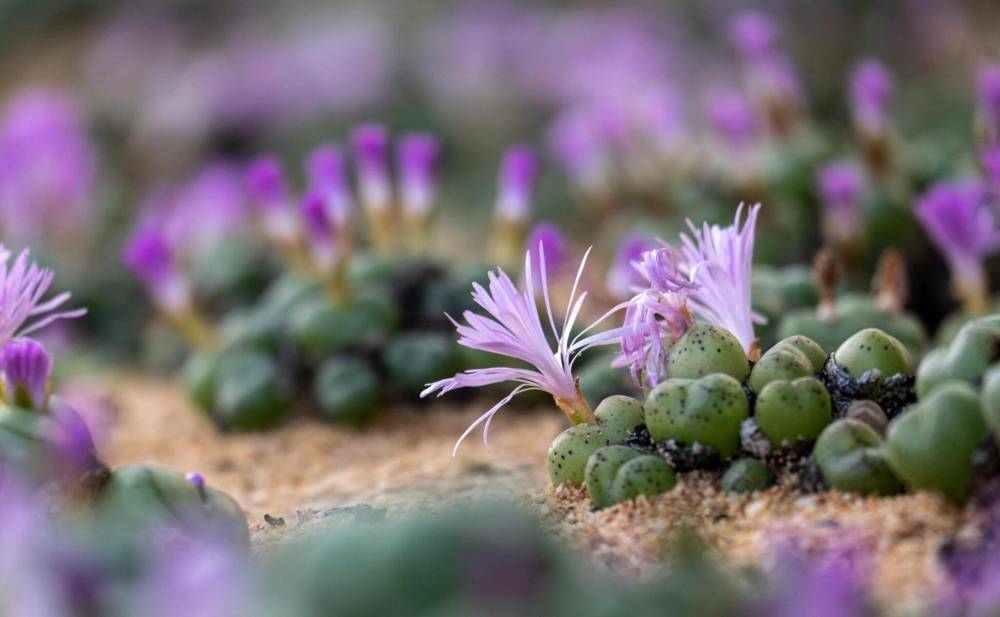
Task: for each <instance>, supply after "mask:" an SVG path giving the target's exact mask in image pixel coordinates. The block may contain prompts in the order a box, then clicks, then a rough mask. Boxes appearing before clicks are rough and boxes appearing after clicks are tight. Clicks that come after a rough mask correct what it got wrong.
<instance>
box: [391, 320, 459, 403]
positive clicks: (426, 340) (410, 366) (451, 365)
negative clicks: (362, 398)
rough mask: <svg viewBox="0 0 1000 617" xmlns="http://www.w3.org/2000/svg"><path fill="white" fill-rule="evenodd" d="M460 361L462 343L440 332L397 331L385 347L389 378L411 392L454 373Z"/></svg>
mask: <svg viewBox="0 0 1000 617" xmlns="http://www.w3.org/2000/svg"><path fill="white" fill-rule="evenodd" d="M460 363H461V358H460V357H459V353H458V345H456V344H455V341H454V340H452V339H451V337H449V336H446V335H443V334H439V333H437V332H412V333H410V332H408V333H405V334H397V335H396V336H394V337H393V338H392V339H390V340H389V342H388V344H387V345H386V346H385V348H384V349H383V350H382V366H383V367H385V372H386V375H387V376H388V378H389V381H390V382H391V383H393V384H394V385H398V386H400V387H402V388H404V389H405V390H408V391H410V392H411V393H419V392H420V390H422V389H423V388H424V386H425V385H426V384H428V383H430V382H432V381H437V380H438V379H443V378H445V377H450V376H452V375H454V374H455V373H456V372H458V370H459V369H460V368H461V366H460Z"/></svg>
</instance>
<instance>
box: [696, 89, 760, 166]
mask: <svg viewBox="0 0 1000 617" xmlns="http://www.w3.org/2000/svg"><path fill="white" fill-rule="evenodd" d="M706 108H707V115H708V121H709V124H710V126H711V127H712V129H713V130H714V131H715V132H716V133H717V134H718V136H719V137H720V138H721V140H722V141H723V142H724V143H725V144H727V145H728V146H729V147H730V148H731V149H732V150H734V151H737V152H738V151H743V150H746V148H747V147H749V146H750V145H751V144H752V143H753V141H754V140H755V139H756V137H757V132H758V130H759V129H758V126H757V117H756V112H755V111H754V108H753V106H752V105H751V104H750V101H748V100H747V99H746V97H744V96H743V95H742V94H740V93H739V92H725V93H719V92H717V93H715V94H713V95H712V96H711V97H710V98H709V100H708V103H707V106H706Z"/></svg>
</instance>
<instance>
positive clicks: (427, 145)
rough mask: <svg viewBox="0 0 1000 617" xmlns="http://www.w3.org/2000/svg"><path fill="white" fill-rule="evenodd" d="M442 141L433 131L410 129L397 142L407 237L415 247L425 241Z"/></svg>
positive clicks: (399, 191) (401, 198)
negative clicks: (412, 130) (439, 140)
mask: <svg viewBox="0 0 1000 617" xmlns="http://www.w3.org/2000/svg"><path fill="white" fill-rule="evenodd" d="M440 157H441V144H440V143H439V142H438V140H437V139H436V138H435V137H433V136H432V135H428V134H425V133H410V134H407V135H403V136H401V137H400V138H399V143H398V144H397V146H396V169H397V173H398V176H399V178H398V183H399V185H398V194H399V200H400V206H401V208H402V211H403V218H404V221H405V223H406V226H407V233H408V235H409V236H408V240H410V243H411V244H412V245H413V246H414V247H415V248H423V247H424V245H425V244H426V235H427V219H428V218H429V217H430V214H431V209H432V208H433V206H434V201H435V199H436V197H437V168H438V162H439V159H440Z"/></svg>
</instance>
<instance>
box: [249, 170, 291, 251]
mask: <svg viewBox="0 0 1000 617" xmlns="http://www.w3.org/2000/svg"><path fill="white" fill-rule="evenodd" d="M246 186H247V192H248V194H249V195H250V199H251V201H252V202H253V203H254V204H255V205H256V206H257V207H258V208H260V210H261V213H262V214H263V217H264V227H265V229H266V230H267V232H268V234H270V235H271V236H272V237H274V238H275V239H278V240H280V241H286V240H289V239H291V238H294V237H295V235H296V233H297V226H296V221H295V215H294V211H293V210H294V209H293V208H292V197H291V194H290V192H289V189H288V185H287V183H286V182H285V171H284V168H283V166H282V164H281V161H280V160H279V159H278V157H276V156H273V155H270V154H265V155H263V156H260V157H258V158H257V159H255V160H254V161H253V162H252V163H250V166H249V167H248V168H247V172H246Z"/></svg>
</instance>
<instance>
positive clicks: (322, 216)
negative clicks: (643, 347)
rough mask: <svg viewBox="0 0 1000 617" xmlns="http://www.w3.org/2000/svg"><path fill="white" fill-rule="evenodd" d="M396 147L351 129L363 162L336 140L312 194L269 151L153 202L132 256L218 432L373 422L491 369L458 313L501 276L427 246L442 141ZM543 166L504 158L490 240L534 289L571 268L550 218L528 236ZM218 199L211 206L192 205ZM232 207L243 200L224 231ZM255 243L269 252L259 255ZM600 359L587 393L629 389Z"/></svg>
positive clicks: (324, 152)
mask: <svg viewBox="0 0 1000 617" xmlns="http://www.w3.org/2000/svg"><path fill="white" fill-rule="evenodd" d="M392 147H393V142H392V141H391V139H390V135H389V132H388V130H387V129H386V128H385V127H382V126H380V125H364V126H361V127H359V128H357V129H356V130H355V131H354V133H353V134H352V136H351V155H352V156H351V157H350V160H348V157H347V156H346V155H345V154H344V153H343V152H342V151H341V150H340V149H339V148H338V147H337V146H335V145H332V144H324V145H321V146H318V147H317V148H315V149H314V150H313V151H312V152H311V153H310V154H309V156H308V157H307V159H306V160H305V162H304V169H305V176H306V179H307V184H306V186H305V188H304V190H303V192H302V195H301V196H299V195H297V193H296V191H294V190H293V188H292V187H291V183H290V182H289V181H288V180H287V179H286V173H285V171H284V169H283V167H282V163H281V162H280V161H279V160H278V159H277V158H276V157H273V156H262V157H259V158H258V159H257V160H255V161H254V162H252V163H251V164H250V165H249V167H248V168H247V170H246V172H245V174H244V176H245V177H243V178H240V177H239V176H237V177H235V178H234V177H233V168H232V167H231V166H230V167H219V168H217V169H215V170H214V171H213V173H212V174H211V175H209V174H208V172H207V171H206V172H202V174H200V175H199V176H208V177H206V178H204V179H195V180H192V182H191V183H190V184H191V186H190V187H183V189H182V190H178V191H176V192H175V193H176V194H175V195H173V196H172V198H171V199H169V200H168V201H169V202H170V203H169V204H168V205H167V206H163V205H162V204H160V202H159V201H154V203H152V204H150V205H147V208H146V212H145V213H144V215H143V216H142V217H141V218H140V220H139V222H138V223H137V227H136V229H135V231H134V234H133V236H132V239H131V241H130V242H129V244H128V246H127V247H126V250H125V261H126V264H127V265H128V266H129V268H130V269H131V270H132V271H133V273H134V274H135V275H136V276H137V278H139V280H140V281H141V282H143V283H144V285H145V286H146V288H147V291H148V292H149V294H150V296H151V298H152V300H153V302H154V304H155V305H156V306H157V308H158V309H159V311H160V313H161V315H162V316H163V317H164V318H165V320H166V322H167V323H169V324H171V325H172V326H173V327H174V329H175V330H176V331H177V332H179V333H180V334H181V335H183V337H184V338H185V339H186V340H187V342H188V344H189V347H190V349H191V350H192V352H193V353H191V355H190V356H189V357H188V359H187V361H186V367H185V370H184V376H185V381H186V383H187V386H188V389H189V391H190V392H191V396H192V398H193V400H194V401H195V403H196V404H197V405H198V406H199V407H200V408H201V409H202V410H203V411H204V412H205V413H206V414H208V416H209V417H210V418H211V419H212V420H213V421H214V422H215V423H216V424H217V425H218V426H220V427H221V428H224V429H234V430H256V429H263V428H267V427H270V426H273V425H275V424H278V423H280V422H281V421H283V420H285V419H287V418H289V417H290V416H292V415H293V414H294V413H295V412H296V411H297V410H299V409H308V410H312V411H314V413H316V414H317V415H318V416H320V417H322V418H325V419H329V420H332V421H336V422H342V423H345V424H349V425H357V424H362V423H364V422H366V421H369V420H370V419H372V417H373V416H374V415H375V414H376V412H377V411H378V410H379V409H381V408H383V407H385V406H386V405H387V404H388V403H390V402H392V401H401V400H402V401H413V400H415V399H416V398H417V397H416V395H417V394H419V393H420V392H421V390H423V389H424V387H425V385H426V384H428V383H430V382H434V381H436V380H439V379H442V378H444V377H446V376H448V375H451V374H453V373H455V372H458V371H461V370H463V369H472V368H476V367H480V366H485V365H486V364H488V361H489V356H490V354H488V353H484V352H482V351H475V350H469V349H467V348H464V347H461V346H458V345H455V343H454V341H453V340H452V339H451V337H450V336H449V335H448V332H449V330H450V329H451V326H452V321H451V320H450V316H452V315H454V316H460V315H462V314H463V313H465V312H466V311H467V310H468V309H470V308H473V307H474V304H473V302H472V300H470V297H469V295H468V289H469V287H470V285H474V284H475V285H479V284H480V283H483V284H486V283H488V280H489V275H488V274H487V267H486V266H485V265H482V262H479V261H471V262H455V261H453V260H447V259H444V258H443V257H440V256H435V252H434V251H431V250H429V248H430V246H429V244H430V238H429V236H428V233H429V229H428V226H429V222H430V218H431V215H432V214H433V206H434V205H435V201H436V192H437V168H438V167H439V159H440V155H441V147H440V144H439V143H438V140H437V139H436V138H434V137H432V136H430V135H426V134H416V133H414V134H407V135H403V136H400V137H399V138H398V139H397V140H396V141H395V156H393V151H392ZM538 171H539V169H538V160H537V157H536V155H535V154H534V153H533V152H532V150H531V149H530V148H527V147H525V146H513V147H511V148H510V149H509V150H508V152H507V153H506V155H505V156H504V158H503V161H502V163H501V166H500V173H499V181H498V195H497V205H496V213H495V217H494V218H495V220H494V225H493V234H494V235H493V237H492V239H491V243H490V246H489V250H490V251H491V255H492V257H493V258H494V259H495V260H497V261H499V262H501V263H506V262H508V260H509V256H511V255H516V254H519V253H521V254H523V253H522V251H523V249H524V247H525V245H527V247H528V250H529V253H531V254H532V260H531V264H529V265H527V266H526V267H527V268H534V270H535V272H534V277H535V279H536V280H537V279H538V278H539V275H540V274H541V273H542V272H546V274H547V275H553V276H560V275H561V274H563V270H564V265H565V262H566V260H567V257H568V252H569V248H568V246H567V240H566V238H565V236H564V235H563V234H562V232H561V231H560V230H559V229H558V228H556V227H554V226H552V225H551V224H540V225H538V226H537V227H535V228H534V229H533V230H530V231H531V233H530V234H529V233H528V232H529V228H528V225H529V222H530V218H531V201H532V195H533V191H534V186H535V182H536V177H537V175H538ZM351 172H353V174H352V173H351ZM206 193H207V194H208V196H209V197H214V198H215V199H214V201H213V200H208V199H205V200H201V201H199V200H198V199H195V197H197V196H198V195H204V194H206ZM241 196H242V197H241ZM241 199H242V201H248V202H249V203H250V204H251V205H253V206H254V207H255V208H256V209H255V211H253V212H251V211H244V210H247V208H246V207H245V206H244V205H241V204H242V201H241ZM220 201H221V202H225V203H229V202H230V201H232V202H235V203H233V204H232V207H231V208H229V210H232V212H233V216H230V217H227V218H226V219H225V223H224V224H223V223H222V222H220V221H219V220H218V218H219V213H218V210H220V206H219V204H220ZM199 204H201V205H202V206H204V208H206V209H211V210H212V211H213V212H212V213H207V212H206V213H202V212H201V211H200V206H199ZM355 204H357V206H358V207H355ZM210 214H212V215H214V216H210ZM195 217H198V220H200V221H201V223H202V224H201V225H196V224H194V223H193V219H194V218H195ZM361 218H364V220H365V221H366V223H367V224H366V225H365V226H364V229H366V230H367V232H368V233H367V235H363V234H362V233H361V232H362V230H363V229H362V227H363V226H362V225H360V220H359V219H361ZM212 228H219V229H221V228H226V229H228V231H227V236H225V237H222V236H220V235H219V234H217V233H213V232H212V231H211V229H212ZM257 235H262V236H263V237H264V238H266V239H267V240H268V241H269V242H270V244H271V246H272V247H273V249H274V250H273V252H272V255H271V256H270V257H268V258H264V259H262V258H261V257H260V256H259V253H260V251H255V250H254V249H253V248H252V247H253V242H254V240H255V237H256V236H257ZM192 238H201V239H202V241H194V240H192ZM366 240H367V242H366ZM255 255H256V256H255ZM275 257H277V258H278V259H275ZM483 257H484V258H485V257H486V255H485V254H484V255H483ZM543 262H544V263H543ZM532 264H533V265H532ZM512 265H513V266H514V267H515V268H516V267H517V263H516V260H515V263H514V264H512ZM540 267H541V270H539V268H540ZM546 269H547V271H546ZM475 295H476V294H473V300H475ZM476 301H477V302H478V301H479V300H476ZM206 309H207V310H206ZM207 315H211V316H212V317H208V316H207ZM587 363H588V364H591V362H590V359H589V357H588V360H587ZM595 366H596V368H594V369H592V370H591V373H592V374H591V375H590V376H588V377H585V382H586V383H587V384H592V385H588V393H591V392H593V393H596V394H594V395H597V394H602V393H605V392H607V391H609V390H610V391H617V390H618V389H620V388H621V386H622V385H623V383H624V382H625V380H624V378H623V377H622V375H621V373H620V372H610V371H609V370H607V369H602V368H600V367H599V366H597V365H595ZM582 367H583V364H582V363H581V368H582Z"/></svg>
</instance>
